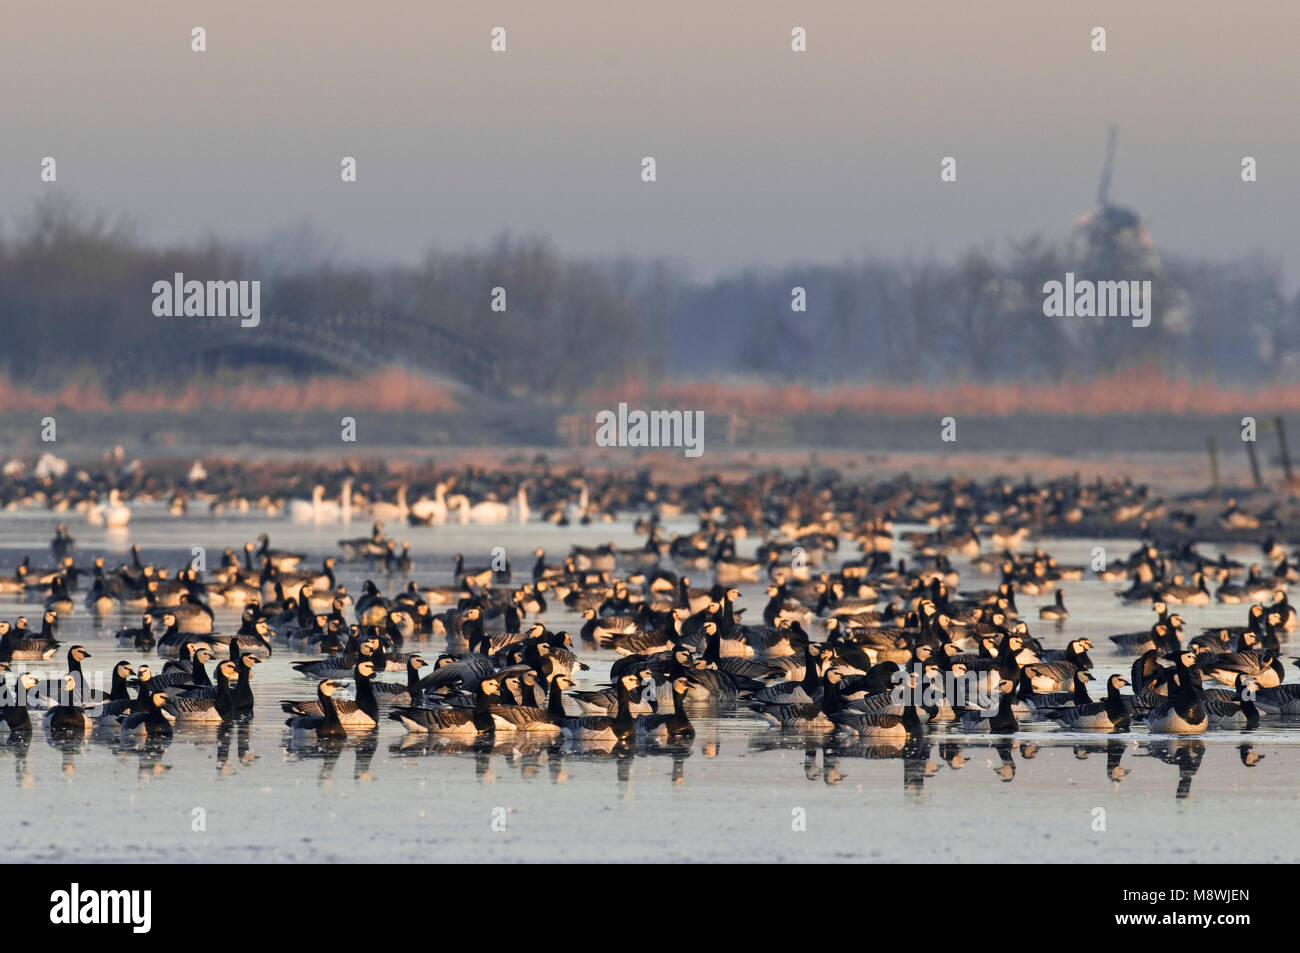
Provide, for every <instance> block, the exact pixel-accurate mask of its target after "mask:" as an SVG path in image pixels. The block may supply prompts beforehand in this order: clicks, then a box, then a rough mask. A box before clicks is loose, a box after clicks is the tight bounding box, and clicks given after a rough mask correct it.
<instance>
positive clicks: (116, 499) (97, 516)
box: [86, 487, 131, 529]
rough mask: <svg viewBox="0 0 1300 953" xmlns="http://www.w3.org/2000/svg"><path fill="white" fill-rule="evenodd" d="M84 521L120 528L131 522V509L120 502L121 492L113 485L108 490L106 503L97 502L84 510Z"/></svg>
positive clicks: (95, 524) (108, 527) (110, 527)
mask: <svg viewBox="0 0 1300 953" xmlns="http://www.w3.org/2000/svg"><path fill="white" fill-rule="evenodd" d="M86 522H88V523H90V525H91V526H103V527H105V528H107V529H121V528H122V527H124V526H125V525H126V524H127V523H129V522H131V510H130V508H129V507H127V506H126V504H124V503H123V502H122V494H121V493H119V492H118V491H117V488H116V487H114V488H113V489H112V490H109V491H108V502H107V503H97V504H95V505H94V506H92V507H90V509H88V510H86Z"/></svg>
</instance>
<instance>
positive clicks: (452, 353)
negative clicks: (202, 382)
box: [174, 312, 504, 390]
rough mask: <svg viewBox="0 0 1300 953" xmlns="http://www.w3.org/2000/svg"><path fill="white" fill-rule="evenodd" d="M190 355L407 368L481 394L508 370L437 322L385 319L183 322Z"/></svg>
mask: <svg viewBox="0 0 1300 953" xmlns="http://www.w3.org/2000/svg"><path fill="white" fill-rule="evenodd" d="M174 320H178V321H186V320H189V321H192V322H194V323H193V325H192V326H191V327H190V328H187V329H186V334H185V338H186V342H187V346H186V350H188V351H189V353H190V354H191V355H193V356H194V357H196V358H199V359H204V358H209V359H213V360H216V361H219V362H220V363H222V364H224V365H247V364H279V365H286V364H288V365H292V366H294V367H296V368H299V369H306V370H316V369H319V370H325V371H336V372H337V371H342V372H347V373H353V374H358V373H366V372H369V371H374V370H377V369H380V368H383V367H390V366H394V365H397V366H402V367H406V368H409V369H411V370H415V371H425V372H428V373H434V374H439V375H442V376H445V377H449V378H452V379H454V380H456V381H459V382H462V383H464V384H465V385H467V386H469V387H472V388H474V389H477V390H489V389H494V388H496V387H498V386H499V385H500V384H501V383H502V381H503V379H504V371H503V367H502V362H501V361H500V360H499V359H498V358H497V357H495V356H494V355H493V353H492V348H491V342H490V340H489V341H485V342H483V344H482V345H479V344H476V343H475V342H472V341H470V340H468V339H466V338H465V337H463V336H461V335H460V334H457V333H456V332H454V331H450V330H448V329H447V328H444V327H441V326H439V325H437V324H435V323H434V322H432V321H418V320H411V319H410V318H409V317H405V316H402V317H398V316H393V315H385V314H382V313H373V312H365V313H358V314H334V315H323V316H319V317H310V318H302V317H287V316H283V315H277V314H267V315H263V316H262V319H261V323H260V324H258V325H257V326H256V327H250V328H246V327H243V326H242V325H241V324H240V322H239V319H238V318H190V319H186V318H180V319H174Z"/></svg>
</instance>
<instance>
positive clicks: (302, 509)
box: [289, 483, 325, 523]
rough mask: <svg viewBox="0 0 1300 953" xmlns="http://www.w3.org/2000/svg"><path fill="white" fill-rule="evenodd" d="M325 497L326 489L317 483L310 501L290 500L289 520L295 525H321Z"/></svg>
mask: <svg viewBox="0 0 1300 953" xmlns="http://www.w3.org/2000/svg"><path fill="white" fill-rule="evenodd" d="M324 496H325V487H323V486H321V485H320V484H319V483H317V484H316V485H315V486H314V487H312V491H311V499H310V500H290V501H289V519H291V520H292V521H293V522H295V523H319V522H320V504H321V499H322V498H323V497H324Z"/></svg>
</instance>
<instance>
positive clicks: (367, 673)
mask: <svg viewBox="0 0 1300 953" xmlns="http://www.w3.org/2000/svg"><path fill="white" fill-rule="evenodd" d="M357 674H358V675H360V676H361V677H363V678H370V677H371V676H372V675H374V674H375V663H374V662H362V663H360V664H359V665H358V666H357Z"/></svg>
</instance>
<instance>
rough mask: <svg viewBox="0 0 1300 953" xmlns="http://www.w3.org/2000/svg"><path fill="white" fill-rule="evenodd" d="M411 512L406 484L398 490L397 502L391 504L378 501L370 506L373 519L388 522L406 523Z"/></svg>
mask: <svg viewBox="0 0 1300 953" xmlns="http://www.w3.org/2000/svg"><path fill="white" fill-rule="evenodd" d="M410 511H411V509H410V507H408V506H407V505H406V484H405V483H403V484H402V485H401V486H399V487H398V488H397V502H396V503H389V502H387V501H386V500H376V501H375V502H373V503H371V504H370V516H371V518H372V519H377V520H386V521H393V522H399V523H404V522H406V514H407V513H409V512H410Z"/></svg>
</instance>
